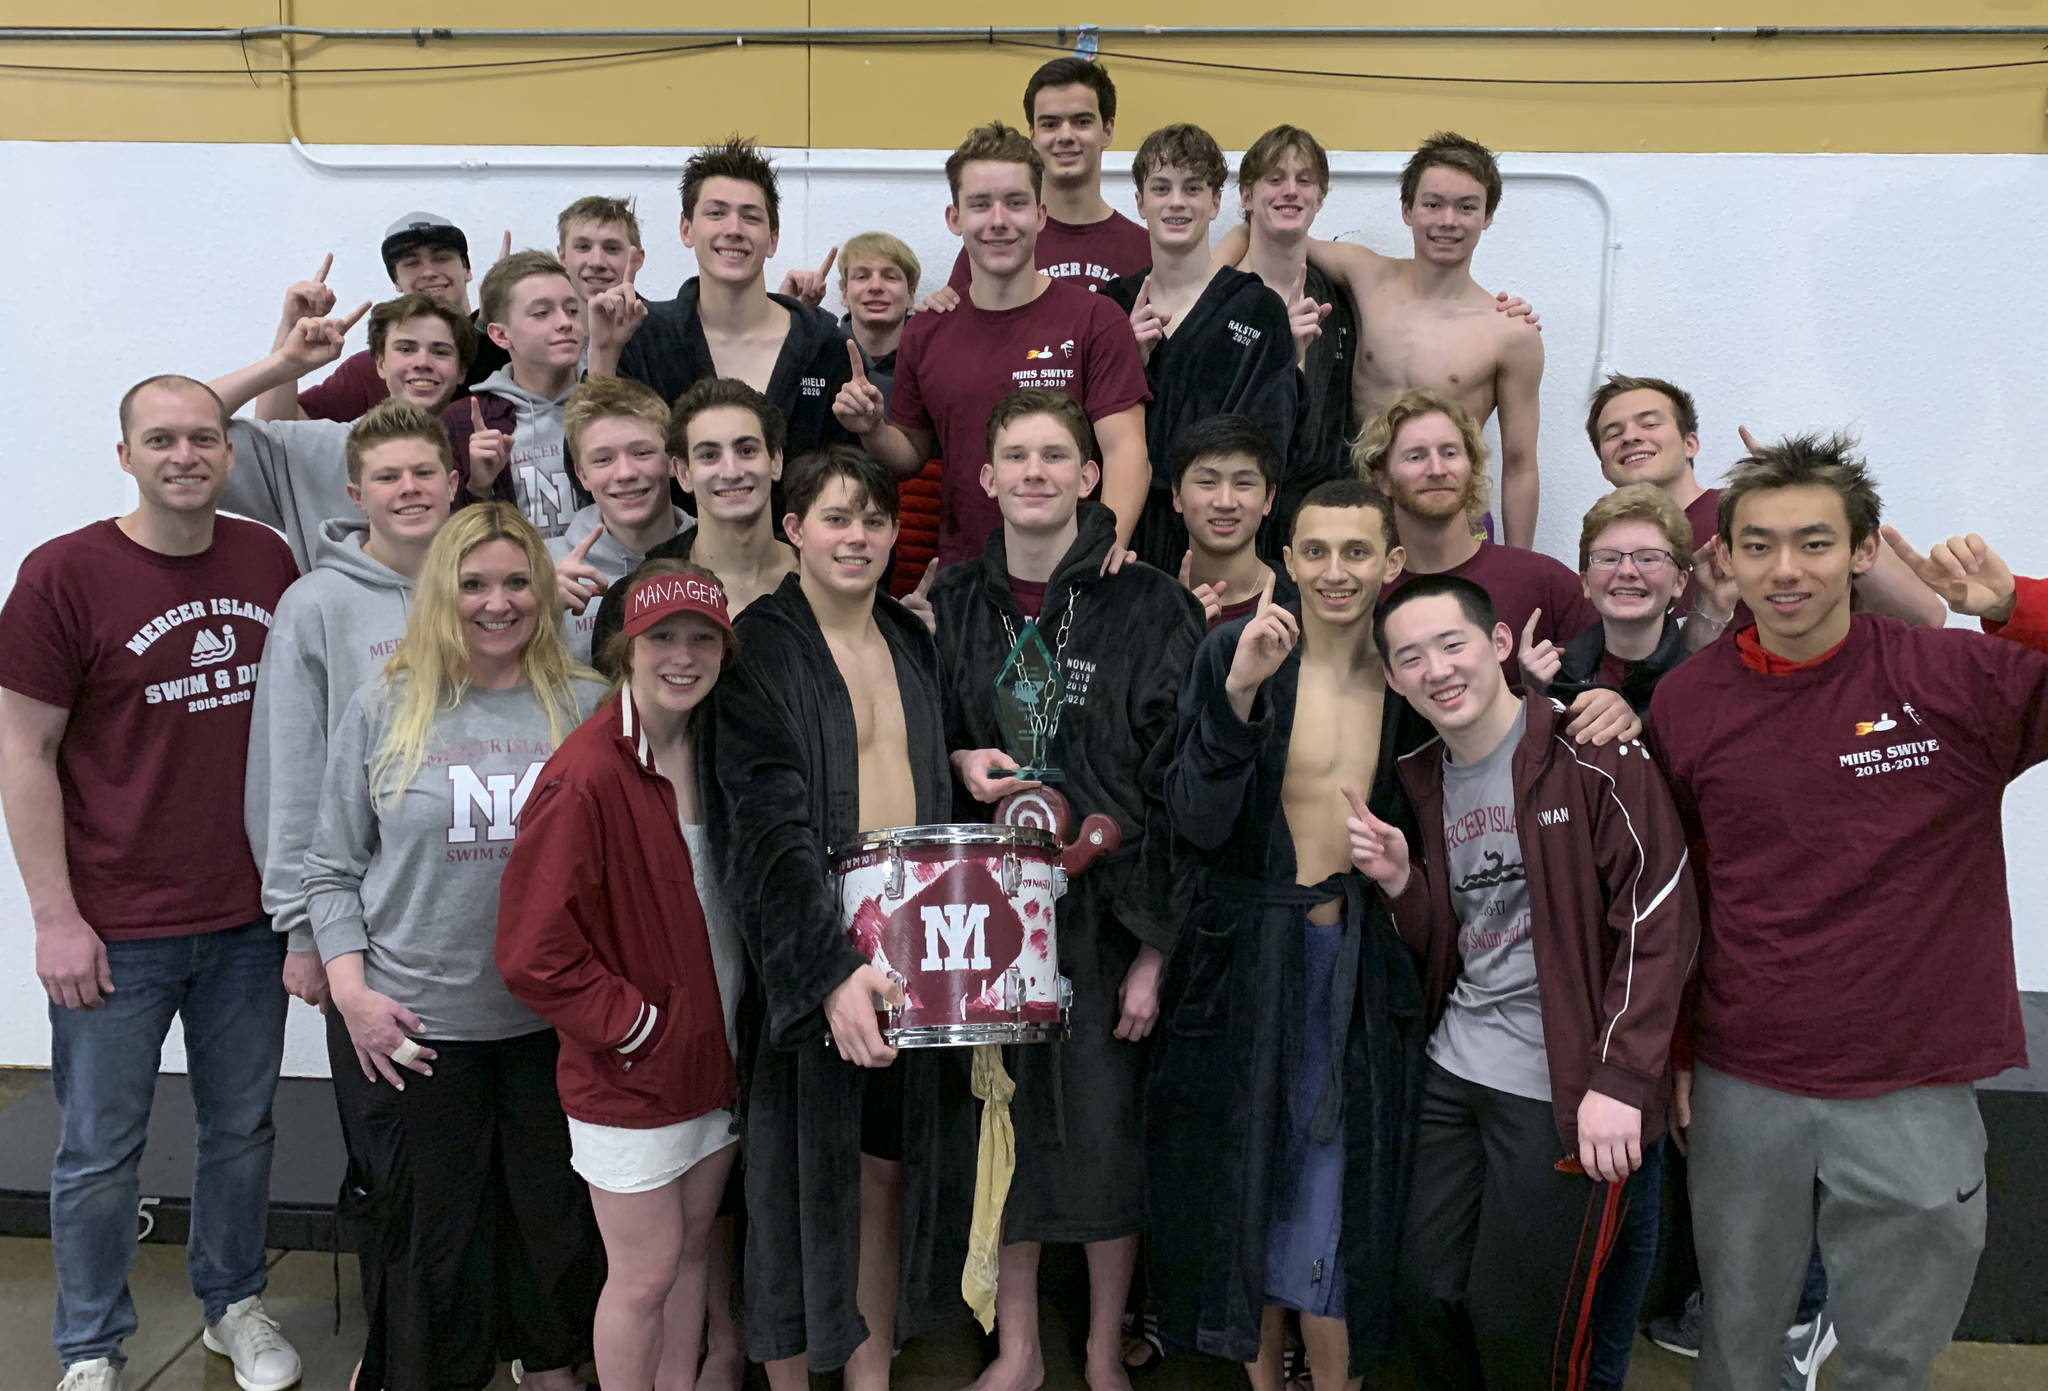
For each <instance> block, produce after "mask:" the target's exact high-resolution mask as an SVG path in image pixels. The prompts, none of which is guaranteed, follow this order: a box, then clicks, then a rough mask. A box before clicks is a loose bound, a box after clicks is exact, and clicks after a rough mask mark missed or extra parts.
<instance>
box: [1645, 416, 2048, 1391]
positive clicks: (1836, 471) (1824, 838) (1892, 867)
mask: <svg viewBox="0 0 2048 1391" xmlns="http://www.w3.org/2000/svg"><path fill="white" fill-rule="evenodd" d="M1849 451H1850V445H1849V442H1848V441H1847V440H1845V439H1843V438H1840V437H1837V438H1835V439H1827V440H1824V439H1819V438H1815V437H1811V436H1808V437H1803V438H1797V439H1790V440H1786V441H1784V442H1783V443H1781V444H1778V445H1775V446H1772V447H1770V448H1761V449H1757V450H1755V451H1754V452H1753V453H1752V455H1751V457H1749V458H1747V459H1744V460H1743V461H1742V462H1740V463H1739V464H1737V465H1736V466H1735V468H1734V470H1733V471H1732V473H1731V475H1730V478H1729V481H1728V483H1727V486H1726V487H1725V488H1724V489H1723V491H1722V494H1721V499H1720V513H1719V523H1718V529H1719V533H1720V540H1721V543H1722V544H1723V545H1724V546H1726V547H1727V548H1728V549H1729V551H1730V556H1731V560H1730V563H1731V566H1732V568H1733V571H1734V579H1735V582H1736V584H1737V586H1738V588H1739V590H1740V593H1741V597H1742V599H1743V601H1744V602H1745V603H1746V604H1747V605H1748V606H1749V608H1750V610H1751V612H1752V613H1754V614H1755V622H1754V623H1753V624H1752V625H1750V626H1748V627H1746V628H1744V629H1742V630H1741V631H1739V632H1738V633H1737V634H1736V635H1735V639H1734V641H1732V642H1719V643H1715V644H1714V645H1713V646H1711V647H1710V648H1708V649H1707V650H1706V651H1704V652H1702V653H1700V654H1699V655H1697V656H1695V657H1694V658H1692V659H1691V660H1690V661H1688V662H1686V663H1684V664H1683V665H1681V666H1680V667H1679V668H1678V669H1677V670H1675V671H1674V672H1672V673H1671V675H1669V676H1668V677H1666V678H1665V679H1664V681H1663V683H1662V684H1660V685H1659V686H1658V688H1657V693H1656V695H1655V696H1654V697H1653V699H1652V701H1651V712H1652V715H1651V721H1650V723H1651V726H1652V729H1653V731H1654V734H1653V739H1654V741H1655V743H1656V744H1657V745H1658V746H1659V749H1660V753H1661V757H1662V761H1663V763H1664V766H1665V768H1666V770H1667V772H1668V773H1669V774H1670V776H1671V780H1672V787H1673V791H1674V793H1675V794H1676V797H1677V801H1678V805H1679V810H1680V814H1681V815H1682V816H1683V817H1684V818H1685V820H1686V822H1687V823H1688V825H1687V829H1688V833H1689V834H1690V835H1692V836H1693V837H1694V838H1696V839H1699V840H1703V841H1704V845H1705V851H1704V862H1705V864H1706V882H1707V891H1708V895H1709V899H1710V902H1711V905H1712V907H1711V911H1710V914H1709V918H1708V931H1707V935H1706V939H1705V943H1704V947H1703V950H1702V953H1701V958H1700V990H1699V994H1698V1002H1697V1005H1696V1008H1695V1010H1694V1011H1693V1017H1692V1019H1691V1027H1690V1030H1689V1031H1682V1032H1681V1042H1689V1043H1690V1045H1691V1048H1690V1052H1691V1054H1692V1056H1693V1057H1694V1058H1695V1059H1696V1062H1695V1064H1694V1067H1693V1070H1692V1072H1691V1074H1690V1075H1689V1076H1688V1075H1686V1074H1681V1077H1680V1081H1679V1092H1678V1096H1679V1101H1678V1106H1677V1110H1678V1118H1679V1121H1680V1123H1681V1124H1683V1123H1685V1121H1686V1119H1687V1114H1688V1112H1687V1102H1688V1099H1689V1102H1690V1121H1691V1128H1690V1131H1689V1136H1690V1142H1691V1143H1690V1147H1689V1148H1690V1153H1691V1180H1692V1200H1693V1227H1694V1232H1695V1235H1696V1238H1697V1244H1698V1247H1699V1253H1700V1268H1701V1276H1702V1284H1703V1289H1704V1291H1705V1296H1706V1298H1705V1308H1706V1330H1705V1338H1704V1344H1703V1347H1702V1349H1701V1353H1700V1370H1699V1375H1698V1379H1697V1381H1696V1383H1695V1384H1696V1385H1698V1386H1700V1387H1703V1388H1707V1389H1708V1391H1735V1389H1736V1388H1743V1391H1747V1389H1748V1388H1753V1387H1756V1386H1763V1385H1769V1384H1770V1383H1771V1378H1772V1376H1773V1375H1774V1368H1775V1367H1776V1365H1777V1362H1778V1357H1779V1350H1780V1346H1781V1340H1782V1338H1783V1333H1784V1329H1785V1326H1786V1324H1787V1323H1788V1321H1789V1320H1790V1317H1791V1315H1792V1311H1793V1305H1794V1302H1795V1301H1796V1299H1797V1297H1798V1293H1799V1286H1800V1283H1801V1278H1802V1275H1803V1271H1804V1267H1805V1264H1806V1260H1807V1253H1808V1249H1809V1245H1810V1243H1811V1242H1812V1241H1813V1239H1814V1237H1815V1235H1816V1233H1817V1234H1818V1237H1819V1241H1820V1249H1821V1255H1822V1260H1823V1262H1824V1263H1825V1265H1826V1267H1827V1273H1828V1282H1829V1287H1830V1288H1829V1303H1830V1308H1831V1312H1832V1313H1833V1316H1834V1319H1835V1324H1836V1328H1837V1331H1838V1334H1839V1336H1840V1339H1841V1358H1842V1361H1843V1363H1844V1364H1845V1365H1844V1370H1843V1373H1842V1380H1843V1382H1844V1384H1849V1383H1851V1382H1852V1381H1853V1383H1854V1384H1855V1385H1857V1386H1867V1387H1901V1388H1904V1387H1921V1386H1925V1385H1926V1384H1927V1377H1928V1369H1929V1367H1930V1365H1931V1364H1932V1362H1933V1360H1934V1358H1935V1356H1936V1354H1937V1353H1939V1351H1940V1350H1941V1348H1942V1347H1943V1346H1944V1345H1946V1344H1947V1342H1948V1341H1949V1338H1950V1337H1951V1336H1952V1335H1953V1333H1954V1331H1955V1327H1956V1322H1957V1320H1958V1319H1959V1318H1960V1317H1961V1315H1962V1310H1963V1304H1964V1301H1965V1300H1966V1298H1967V1297H1968V1295H1969V1291H1970V1284H1971V1281H1972V1278H1973V1277H1974V1275H1975V1272H1976V1266H1977V1256H1978V1253H1979V1252H1980V1251H1981V1250H1982V1247H1983V1241H1984V1220H1985V1204H1984V1129H1983V1124H1982V1122H1981V1120H1980V1119H1979V1117H1978V1113H1977V1102H1976V1095H1975V1092H1974V1091H1973V1090H1972V1087H1971V1085H1970V1084H1971V1083H1972V1082H1974V1081H1976V1080H1977V1079H1979V1078H1984V1077H1989V1076H1992V1075H1993V1074H1995V1073H1997V1072H2000V1071H2003V1070H2004V1069H2006V1068H2008V1067H2013V1066H2020V1065H2023V1064H2024V1063H2025V1062H2026V1039H2025V1032H2024V1029H2023V1028H2022V1025H2021V1019H2020V1005H2019V996H2018V991H2017V988H2016V981H2015V976H2014V968H2013V955H2012V915H2011V910H2010V907H2009V905H2008V903H2007V899H2006V889H2005V884H2006V870H2005V855H2004V842H2003V836H2002V831H2003V827H2002V822H2001V817H2000V811H1999V807H2000V801H2001V797H2002V794H2003V791H2004V788H2005V786H2006V784H2007V783H2009V782H2011V781H2012V780H2013V779H2014V778H2016V777H2018V776H2019V774H2020V773H2021V772H2023V771H2024V770H2025V769H2027V768H2029V767H2031V766H2032V765H2033V764H2035V763H2038V762H2040V761H2041V760H2042V759H2043V758H2044V757H2048V658H2044V657H2043V656H2042V655H2041V654H2039V653H2037V652H2032V651H2028V650H2026V649H2025V648H2023V647H2022V646H2021V645H2019V643H2017V642H2000V641H1994V640H1988V639H1986V638H1985V637H1983V636H1981V635H1978V634H1974V633H1970V632H1967V631H1963V630H1960V629H1953V628H1946V629H1929V628H1910V627H1907V626H1905V625H1904V624H1901V623H1899V622H1897V621H1896V620H1893V619H1890V618H1887V617H1884V616H1881V615H1877V614H1870V613H1852V612H1851V609H1850V586H1851V581H1852V579H1853V578H1854V577H1855V576H1857V575H1860V574H1864V573H1866V572H1868V571H1869V570H1870V568H1871V567H1872V566H1873V565H1874V564H1875V563H1876V559H1877V553H1878V548H1879V541H1878V525H1877V523H1878V498H1877V492H1876V489H1875V488H1874V487H1873V486H1872V483H1871V479H1870V475H1869V473H1868V472H1867V470H1866V469H1865V468H1864V466H1863V464H1862V463H1861V461H1860V460H1857V459H1856V458H1854V457H1853V456H1852V455H1851V453H1850V452H1849ZM2017 626H2019V625H2015V627H2017ZM2015 635H2016V636H2021V635H2023V633H2022V634H2015Z"/></svg>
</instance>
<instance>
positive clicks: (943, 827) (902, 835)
mask: <svg viewBox="0 0 2048 1391" xmlns="http://www.w3.org/2000/svg"><path fill="white" fill-rule="evenodd" d="M935 845H1002V846H1008V847H1009V848H1010V849H1012V850H1017V849H1022V848H1025V847H1034V848H1042V849H1045V850H1050V851H1052V852H1054V853H1055V854H1057V853H1058V852H1059V851H1061V850H1063V849H1065V848H1066V847H1065V846H1063V845H1062V844H1061V843H1060V839H1059V837H1058V836H1056V835H1054V834H1053V833H1052V832H1051V831H1048V830H1045V829H1044V828H1043V827H1039V826H992V825H989V824H988V823H986V822H982V821H961V822H947V823H942V824H935V825H930V826H890V827H887V828H886V829H883V830H878V831H864V832H862V833H861V834H860V835H858V836H856V837H855V838H854V839H852V840H850V841H848V842H846V843H845V844H844V845H834V846H830V847H828V848H827V849H826V851H825V857H826V858H827V859H830V860H837V859H841V858H843V857H844V856H847V855H855V854H860V853H862V852H864V851H870V850H881V849H885V848H892V847H893V848H894V849H896V850H897V851H898V852H901V851H902V850H904V849H906V848H921V847H925V846H935Z"/></svg>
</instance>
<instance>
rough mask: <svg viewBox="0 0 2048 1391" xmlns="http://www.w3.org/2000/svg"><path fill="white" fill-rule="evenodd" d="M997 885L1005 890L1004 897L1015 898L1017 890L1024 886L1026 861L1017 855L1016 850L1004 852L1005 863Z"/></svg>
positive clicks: (997, 879)
mask: <svg viewBox="0 0 2048 1391" xmlns="http://www.w3.org/2000/svg"><path fill="white" fill-rule="evenodd" d="M996 886H997V887H998V888H1000V889H1001V890H1002V891H1003V897H1004V898H1015V897H1016V896H1017V890H1019V889H1021V888H1023V887H1024V861H1022V860H1021V859H1019V858H1018V857H1017V852H1016V851H1015V850H1008V851H1005V852H1004V853H1003V865H1002V869H1001V870H1000V871H999V873H998V876H997V878H996Z"/></svg>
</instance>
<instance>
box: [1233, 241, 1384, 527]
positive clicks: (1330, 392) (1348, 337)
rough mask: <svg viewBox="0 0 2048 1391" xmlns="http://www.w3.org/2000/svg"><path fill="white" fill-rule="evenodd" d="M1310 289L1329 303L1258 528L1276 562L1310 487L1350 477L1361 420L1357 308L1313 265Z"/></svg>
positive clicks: (1319, 299) (1304, 367) (1304, 370)
mask: <svg viewBox="0 0 2048 1391" xmlns="http://www.w3.org/2000/svg"><path fill="white" fill-rule="evenodd" d="M1308 293H1309V295H1310V296H1311V297H1312V298H1313V299H1315V300H1316V301H1317V302H1318V303H1320V304H1327V305H1329V306H1330V317H1329V318H1327V319H1324V320H1323V333H1322V336H1321V337H1320V338H1318V339H1316V341H1315V342H1313V343H1311V344H1310V345H1309V349H1308V360H1307V361H1306V362H1304V363H1303V364H1302V367H1301V401H1300V409H1299V410H1298V411H1297V412H1296V414H1295V418H1294V439H1293V442H1292V443H1290V444H1289V445H1288V447H1287V451H1286V453H1287V462H1286V467H1285V468H1284V469H1283V470H1282V472H1281V476H1280V489H1279V494H1278V496H1276V497H1275V498H1274V499H1273V515H1271V516H1270V517H1268V518H1266V524H1265V525H1264V526H1263V527H1261V528H1259V554H1260V555H1261V556H1262V557H1264V558H1265V559H1267V560H1269V561H1273V562H1275V563H1278V561H1279V559H1280V548H1281V547H1282V546H1284V545H1286V544H1287V537H1288V535H1289V533H1291V532H1292V531H1293V530H1294V514H1295V512H1296V511H1297V510H1299V509H1300V507H1301V500H1302V498H1303V497H1305V496H1306V495H1307V493H1308V490H1309V489H1310V488H1313V487H1315V485H1316V484H1318V483H1322V482H1326V481H1328V480H1329V479H1332V478H1349V477H1351V476H1352V468H1351V441H1352V440H1353V439H1354V438H1356V437H1357V435H1358V431H1359V428H1360V426H1362V425H1363V424H1364V422H1363V421H1361V420H1358V419H1357V418H1356V417H1355V414H1354V412H1353V411H1352V408H1351V367H1352V358H1353V357H1354V356H1355V355H1356V354H1357V352H1358V310H1357V307H1356V306H1354V305H1353V304H1352V302H1351V296H1350V295H1349V294H1348V293H1347V292H1346V291H1345V289H1344V287H1343V286H1341V285H1339V284H1337V283H1336V282H1335V281H1333V280H1331V279H1330V278H1329V277H1328V276H1327V275H1324V274H1323V273H1322V272H1321V271H1319V270H1317V269H1316V268H1315V267H1314V266H1310V267H1309V268H1308Z"/></svg>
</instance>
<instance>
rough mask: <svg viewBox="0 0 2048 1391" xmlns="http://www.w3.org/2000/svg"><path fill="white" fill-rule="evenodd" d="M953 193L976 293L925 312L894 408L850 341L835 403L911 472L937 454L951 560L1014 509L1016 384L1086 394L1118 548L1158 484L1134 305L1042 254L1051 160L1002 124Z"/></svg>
mask: <svg viewBox="0 0 2048 1391" xmlns="http://www.w3.org/2000/svg"><path fill="white" fill-rule="evenodd" d="M946 181H947V182H948V183H949V184H950V185H951V186H952V189H953V202H952V205H951V206H950V207H948V208H947V209H946V226H947V227H949V228H950V229H951V230H952V231H953V232H955V233H956V234H958V235H959V237H960V239H961V241H962V242H963V243H964V244H965V245H966V247H967V255H968V259H969V260H970V261H972V262H973V264H974V282H973V284H972V286H971V287H970V289H969V291H968V296H967V299H966V301H965V302H964V303H962V304H961V305H960V307H959V308H957V309H954V310H953V311H951V312H950V313H946V314H914V315H912V316H911V318H910V322H909V323H908V324H907V325H906V326H905V327H904V330H903V342H902V346H901V347H899V348H898V349H897V350H896V389H895V394H894V396H893V397H892V398H891V399H890V400H889V402H888V404H887V406H886V407H885V406H884V404H883V399H882V392H881V389H880V388H879V387H877V386H875V385H874V383H872V382H870V381H869V380H868V379H867V374H866V371H865V370H864V368H863V366H862V364H861V361H860V349H859V348H858V347H857V346H850V347H849V348H848V352H849V353H850V354H851V359H850V360H851V362H852V366H853V379H852V380H851V381H850V382H848V383H847V385H846V386H845V387H843V388H841V389H840V391H839V395H838V398H837V399H836V400H835V401H834V402H833V403H832V410H833V413H834V414H835V415H836V416H838V418H839V422H840V424H842V425H844V426H845V427H846V428H847V429H848V430H850V431H851V432H853V433H854V434H856V435H858V436H860V440H861V443H862V445H864V446H865V447H866V449H867V451H868V453H870V454H872V455H873V456H874V457H875V458H877V459H880V460H881V461H882V462H883V463H884V464H886V465H888V466H889V468H890V470H891V471H893V472H894V473H895V475H896V476H897V477H898V478H909V477H912V476H913V475H915V474H916V473H917V472H918V471H919V470H920V469H922V468H923V467H924V462H925V460H926V459H929V458H932V457H933V455H934V451H935V450H936V451H937V452H938V457H941V458H943V459H944V460H945V461H946V469H945V474H944V477H943V478H942V479H941V480H940V498H939V506H940V513H939V564H940V565H942V566H945V565H952V564H955V563H956V562H959V561H963V560H968V559H972V558H973V557H974V556H977V555H979V554H980V553H981V549H982V547H983V546H984V545H985V544H986V543H987V541H988V538H989V536H990V534H991V533H993V532H994V531H995V530H996V528H997V527H998V526H999V525H1001V522H1002V514H1001V512H1000V511H998V510H997V507H996V504H995V502H994V500H993V499H992V498H991V497H990V495H989V494H988V493H987V492H985V491H984V490H983V488H982V485H981V472H982V469H983V467H984V466H985V465H986V464H987V463H988V421H989V415H990V413H991V412H992V411H993V410H994V409H995V406H996V403H997V402H999V401H1001V400H1002V399H1003V398H1004V397H1005V396H1008V395H1009V394H1010V393H1011V392H1013V391H1019V390H1025V389H1030V388H1041V389H1051V390H1056V391H1063V392H1065V393H1066V394H1067V395H1069V396H1071V397H1073V398H1074V399H1075V400H1077V401H1079V402H1080V403H1081V407H1082V409H1083V410H1084V411H1086V413H1087V415H1088V419H1089V421H1090V423H1091V424H1092V425H1093V427H1094V431H1095V438H1096V441H1097V443H1098V445H1099V447H1100V449H1101V456H1100V457H1101V463H1102V501H1103V502H1105V503H1107V504H1108V505H1109V508H1110V510H1111V511H1112V512H1114V513H1115V514H1116V548H1115V551H1116V553H1121V552H1122V551H1123V549H1124V548H1125V547H1127V546H1128V545H1129V544H1130V539H1131V532H1132V529H1133V528H1134V527H1136V525H1137V521H1138V513H1139V512H1140V510H1142V509H1143V507H1144V505H1145V498H1146V495H1147V493H1148V492H1149V491H1150V489H1151V486H1152V464H1151V461H1150V460H1149V458H1148V457H1147V456H1146V452H1145V403H1146V402H1147V401H1149V400H1151V399H1152V392H1151V390H1150V389H1149V388H1148V387H1147V386H1146V385H1145V365H1144V363H1143V361H1142V360H1141V359H1140V357H1139V355H1138V339H1137V335H1136V334H1135V333H1133V332H1132V330H1131V321H1130V319H1129V318H1128V317H1127V316H1126V315H1125V314H1124V312H1123V311H1122V310H1120V309H1118V308H1117V307H1116V305H1114V304H1112V303H1110V302H1109V301H1108V300H1106V299H1103V298H1100V297H1097V296H1095V295H1093V294H1091V293H1089V292H1088V291H1085V290H1081V289H1079V288H1077V287H1076V286H1074V285H1071V284H1068V283H1065V282H1062V281H1058V280H1054V279H1052V278H1051V277H1049V276H1047V275H1046V274H1044V273H1043V272H1041V271H1039V270H1037V269H1036V268H1035V267H1034V266H1033V264H1032V247H1033V245H1034V244H1035V242H1036V241H1037V239H1038V235H1039V232H1040V231H1041V230H1042V229H1043V227H1044V226H1045V204H1044V203H1043V201H1042V198H1043V192H1042V186H1043V182H1044V161H1043V160H1042V159H1041V158H1040V156H1039V153H1038V151H1037V150H1035V149H1033V148H1032V146H1031V142H1030V141H1028V140H1026V139H1025V138H1024V136H1023V134H1022V133H1021V132H1019V131H1017V130H1014V129H1012V128H1011V127H1009V126H1006V125H1004V124H1003V123H1002V122H1001V121H995V122H992V123H990V124H989V125H985V126H980V127H978V128H976V129H975V130H973V131H971V132H969V134H968V136H967V139H966V140H965V141H964V142H962V144H961V146H960V148H959V149H957V150H955V151H954V152H953V155H952V157H951V158H950V159H948V160H947V161H946Z"/></svg>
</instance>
